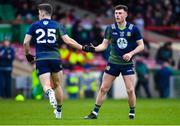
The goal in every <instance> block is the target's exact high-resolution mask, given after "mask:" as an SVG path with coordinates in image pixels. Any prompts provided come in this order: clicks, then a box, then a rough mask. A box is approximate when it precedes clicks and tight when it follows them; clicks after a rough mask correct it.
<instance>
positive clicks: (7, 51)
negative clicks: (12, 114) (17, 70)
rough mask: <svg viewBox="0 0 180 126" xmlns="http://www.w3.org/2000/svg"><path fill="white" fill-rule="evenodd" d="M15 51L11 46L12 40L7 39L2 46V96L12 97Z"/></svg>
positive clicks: (0, 77) (0, 95)
mask: <svg viewBox="0 0 180 126" xmlns="http://www.w3.org/2000/svg"><path fill="white" fill-rule="evenodd" d="M14 56H15V52H14V49H13V48H12V47H11V46H10V41H9V40H5V41H4V43H3V46H1V47H0V80H1V83H0V97H4V98H10V97H11V80H12V76H11V73H12V64H13V60H14Z"/></svg>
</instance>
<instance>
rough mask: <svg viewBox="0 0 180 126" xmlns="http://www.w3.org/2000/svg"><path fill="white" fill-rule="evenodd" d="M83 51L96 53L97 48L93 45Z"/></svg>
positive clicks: (85, 46) (85, 47)
mask: <svg viewBox="0 0 180 126" xmlns="http://www.w3.org/2000/svg"><path fill="white" fill-rule="evenodd" d="M82 50H83V51H85V52H95V48H94V47H93V46H92V45H91V46H89V45H84V46H83V47H82Z"/></svg>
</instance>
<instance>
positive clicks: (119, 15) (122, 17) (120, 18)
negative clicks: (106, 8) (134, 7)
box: [114, 9, 127, 23]
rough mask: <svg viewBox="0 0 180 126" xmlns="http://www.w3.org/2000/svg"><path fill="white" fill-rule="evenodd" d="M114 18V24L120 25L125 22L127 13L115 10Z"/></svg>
mask: <svg viewBox="0 0 180 126" xmlns="http://www.w3.org/2000/svg"><path fill="white" fill-rule="evenodd" d="M114 16H115V20H116V22H118V23H122V22H124V21H125V20H126V17H127V12H126V11H124V10H123V9H120V10H115V12H114Z"/></svg>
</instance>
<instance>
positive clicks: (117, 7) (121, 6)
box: [114, 4, 128, 12]
mask: <svg viewBox="0 0 180 126" xmlns="http://www.w3.org/2000/svg"><path fill="white" fill-rule="evenodd" d="M120 9H123V10H124V11H126V12H128V7H127V6H125V5H121V4H120V5H117V6H115V7H114V11H115V10H120Z"/></svg>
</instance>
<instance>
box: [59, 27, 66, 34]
mask: <svg viewBox="0 0 180 126" xmlns="http://www.w3.org/2000/svg"><path fill="white" fill-rule="evenodd" d="M59 33H60V36H63V35H66V34H67V32H66V29H65V28H64V26H63V25H61V24H59Z"/></svg>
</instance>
